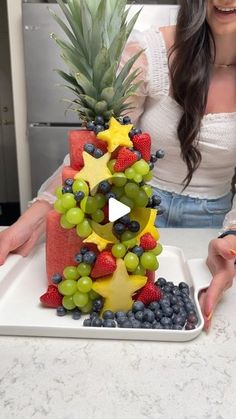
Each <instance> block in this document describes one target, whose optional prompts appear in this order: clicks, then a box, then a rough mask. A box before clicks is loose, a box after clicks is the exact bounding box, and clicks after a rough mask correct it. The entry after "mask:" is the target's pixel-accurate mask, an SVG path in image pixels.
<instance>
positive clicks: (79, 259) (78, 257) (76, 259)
mask: <svg viewBox="0 0 236 419" xmlns="http://www.w3.org/2000/svg"><path fill="white" fill-rule="evenodd" d="M75 261H76V262H77V263H81V262H83V255H81V253H77V254H76V255H75Z"/></svg>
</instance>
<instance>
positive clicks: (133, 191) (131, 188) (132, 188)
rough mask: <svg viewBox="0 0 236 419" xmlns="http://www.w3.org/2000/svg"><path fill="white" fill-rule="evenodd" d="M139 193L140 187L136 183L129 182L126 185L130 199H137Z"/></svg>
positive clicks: (126, 192) (126, 191)
mask: <svg viewBox="0 0 236 419" xmlns="http://www.w3.org/2000/svg"><path fill="white" fill-rule="evenodd" d="M138 192H139V187H138V185H137V184H136V183H133V182H128V183H126V185H125V194H126V196H128V198H135V197H136V195H137V193H138Z"/></svg>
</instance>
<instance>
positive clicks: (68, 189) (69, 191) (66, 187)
mask: <svg viewBox="0 0 236 419" xmlns="http://www.w3.org/2000/svg"><path fill="white" fill-rule="evenodd" d="M61 191H62V193H63V194H64V193H72V192H73V191H72V187H71V186H69V185H65V186H63V188H62V190H61Z"/></svg>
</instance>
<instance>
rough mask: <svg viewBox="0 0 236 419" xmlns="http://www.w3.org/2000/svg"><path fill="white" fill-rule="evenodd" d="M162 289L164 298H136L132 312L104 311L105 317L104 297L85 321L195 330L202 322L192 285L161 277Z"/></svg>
mask: <svg viewBox="0 0 236 419" xmlns="http://www.w3.org/2000/svg"><path fill="white" fill-rule="evenodd" d="M156 285H158V286H159V287H160V288H161V290H162V298H161V300H160V301H154V302H152V303H150V304H149V305H147V306H145V304H144V303H143V302H141V301H135V302H134V303H133V306H132V309H131V310H130V311H128V312H124V311H118V312H116V313H114V312H112V311H110V310H107V311H104V313H103V315H102V318H101V317H100V316H99V312H100V310H101V309H102V305H103V302H102V299H97V300H95V301H94V303H93V311H92V313H91V314H90V316H89V318H86V319H85V320H84V322H83V325H84V326H87V327H120V328H133V329H169V330H193V329H195V328H196V326H197V324H198V317H197V313H196V307H195V304H194V302H193V301H192V299H191V297H190V295H189V286H188V284H186V283H185V282H180V284H179V285H178V286H176V285H174V283H173V282H167V281H166V279H164V278H159V279H158V280H157V282H156Z"/></svg>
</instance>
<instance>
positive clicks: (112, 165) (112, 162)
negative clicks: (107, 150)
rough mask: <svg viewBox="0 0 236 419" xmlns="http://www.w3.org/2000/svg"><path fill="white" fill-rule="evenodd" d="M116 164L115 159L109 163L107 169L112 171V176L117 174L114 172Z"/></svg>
mask: <svg viewBox="0 0 236 419" xmlns="http://www.w3.org/2000/svg"><path fill="white" fill-rule="evenodd" d="M115 164H116V160H115V159H113V160H110V161H109V162H108V163H107V167H108V169H109V170H110V172H111V173H112V174H113V173H114V172H115V170H114V166H115Z"/></svg>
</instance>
